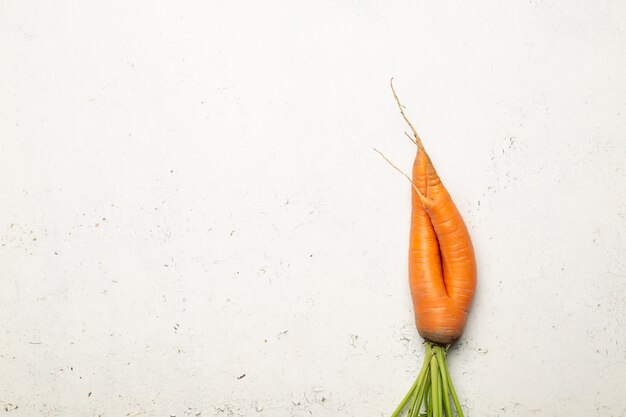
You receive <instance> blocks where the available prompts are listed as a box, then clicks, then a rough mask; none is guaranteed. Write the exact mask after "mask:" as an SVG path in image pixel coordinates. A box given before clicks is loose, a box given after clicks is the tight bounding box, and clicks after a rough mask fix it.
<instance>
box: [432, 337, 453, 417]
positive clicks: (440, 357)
mask: <svg viewBox="0 0 626 417" xmlns="http://www.w3.org/2000/svg"><path fill="white" fill-rule="evenodd" d="M435 355H436V356H437V362H438V363H439V371H440V374H441V387H442V388H443V406H444V409H445V411H446V416H448V417H452V407H451V406H450V393H449V388H448V384H449V382H448V381H449V380H450V376H449V375H448V372H447V370H446V355H445V351H444V350H443V349H437V351H436V352H435Z"/></svg>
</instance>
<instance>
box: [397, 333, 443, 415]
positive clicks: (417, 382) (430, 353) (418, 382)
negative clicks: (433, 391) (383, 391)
mask: <svg viewBox="0 0 626 417" xmlns="http://www.w3.org/2000/svg"><path fill="white" fill-rule="evenodd" d="M432 357H433V351H432V349H431V348H430V345H429V344H427V345H426V355H425V356H424V363H423V365H422V370H421V371H420V373H419V375H418V376H417V378H416V379H415V382H414V383H413V385H411V388H409V392H407V393H406V395H405V396H404V398H403V399H402V402H401V403H400V405H399V406H398V407H397V408H396V410H395V411H394V412H393V414H392V415H391V417H397V416H399V415H400V414H402V411H403V410H404V407H406V404H407V403H408V402H409V400H410V399H411V398H412V397H415V400H417V395H418V394H419V387H420V386H422V381H423V380H424V375H425V374H426V371H427V370H428V364H429V363H430V361H431V359H432Z"/></svg>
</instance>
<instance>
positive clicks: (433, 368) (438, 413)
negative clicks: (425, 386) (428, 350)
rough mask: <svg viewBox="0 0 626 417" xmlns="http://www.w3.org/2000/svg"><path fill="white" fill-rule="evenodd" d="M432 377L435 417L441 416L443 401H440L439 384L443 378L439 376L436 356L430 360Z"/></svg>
mask: <svg viewBox="0 0 626 417" xmlns="http://www.w3.org/2000/svg"><path fill="white" fill-rule="evenodd" d="M435 349H436V348H435ZM430 379H431V381H432V387H431V395H432V398H431V400H432V401H431V402H432V405H433V417H441V401H439V385H440V384H441V379H440V378H439V366H437V358H436V357H433V358H432V359H431V360H430Z"/></svg>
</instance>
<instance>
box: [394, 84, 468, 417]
mask: <svg viewBox="0 0 626 417" xmlns="http://www.w3.org/2000/svg"><path fill="white" fill-rule="evenodd" d="M391 90H392V92H393V96H394V98H395V100H396V102H397V104H398V107H399V109H400V113H401V114H402V117H403V118H404V120H405V121H406V122H407V123H408V125H409V127H410V128H411V130H412V132H413V137H412V138H411V137H410V136H409V138H410V139H411V141H412V142H413V143H414V144H415V145H416V146H417V153H416V156H415V160H414V162H413V170H412V177H409V176H407V175H406V174H404V173H403V175H404V176H405V177H406V178H407V179H408V180H409V181H410V182H411V187H412V201H411V205H412V210H411V229H410V239H409V286H410V289H411V296H412V298H413V307H414V312H415V324H416V327H417V330H418V332H419V334H420V335H421V336H422V337H423V338H424V339H425V341H426V349H427V355H426V356H427V358H429V360H428V361H425V363H424V365H423V368H422V372H420V376H419V377H418V379H417V381H415V384H413V386H412V387H411V389H410V390H409V393H407V397H405V399H406V401H403V402H402V403H401V404H400V406H399V407H398V408H397V409H396V411H395V412H394V413H393V415H392V417H395V416H398V415H400V413H401V412H402V410H403V409H404V408H405V406H406V403H407V401H408V398H414V399H416V398H425V399H429V400H430V401H426V402H425V407H426V412H427V415H433V416H434V417H441V416H443V414H444V411H445V414H446V416H449V417H452V411H451V404H450V395H451V396H452V399H453V402H454V405H455V409H456V411H457V414H458V415H459V416H463V412H462V410H461V408H460V404H459V401H458V398H457V396H456V391H455V390H454V386H453V385H452V380H451V379H450V375H449V373H448V366H447V350H448V348H449V346H450V344H452V343H454V342H455V341H457V340H458V339H459V338H460V337H461V335H462V334H463V329H464V327H465V323H466V321H467V315H468V313H469V310H470V307H471V303H472V299H473V298H474V292H475V290H476V261H475V257H474V249H473V247H472V242H471V239H470V236H469V232H468V230H467V227H466V226H465V223H464V222H463V218H462V217H461V214H460V213H459V211H458V209H457V208H456V205H455V204H454V202H453V201H452V198H451V197H450V194H449V193H448V191H447V190H446V188H445V186H444V185H443V183H442V182H441V179H440V178H439V175H438V174H437V171H436V170H435V167H434V166H433V163H432V161H431V159H430V157H429V156H428V154H427V153H426V150H425V149H424V146H423V145H422V140H421V138H420V137H419V135H418V134H417V131H416V129H415V128H414V127H413V125H412V124H411V122H410V121H409V119H408V118H407V116H406V114H405V113H404V107H403V106H402V104H401V103H400V100H399V99H398V96H397V95H396V92H395V90H394V88H393V79H392V83H391ZM407 136H408V134H407ZM381 155H382V154H381ZM383 157H384V155H383ZM385 159H386V160H387V161H388V162H389V163H391V162H390V161H389V160H388V159H387V158H385ZM391 165H392V166H393V167H394V168H396V169H397V170H398V171H400V172H401V173H402V171H401V170H400V169H399V168H397V167H396V166H395V165H393V164H392V163H391ZM427 368H429V369H430V372H428V371H426V369H427ZM425 374H429V375H430V382H429V383H428V384H427V383H425V381H426V378H424V375H425ZM413 404H414V403H412V405H413ZM419 408H420V406H419V405H418V406H417V407H413V406H411V407H409V416H410V417H413V416H417V415H418V414H419Z"/></svg>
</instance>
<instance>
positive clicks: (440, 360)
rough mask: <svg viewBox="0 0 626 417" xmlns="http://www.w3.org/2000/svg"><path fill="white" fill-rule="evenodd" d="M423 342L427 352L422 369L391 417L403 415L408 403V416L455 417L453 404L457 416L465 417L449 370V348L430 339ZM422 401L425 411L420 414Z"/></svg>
mask: <svg viewBox="0 0 626 417" xmlns="http://www.w3.org/2000/svg"><path fill="white" fill-rule="evenodd" d="M424 345H425V346H426V355H425V356H424V364H423V365H422V370H421V371H420V373H419V375H418V377H417V379H416V380H415V382H414V383H413V385H412V386H411V388H410V389H409V392H407V394H406V395H405V396H404V399H403V400H402V402H401V403H400V405H399V406H398V408H396V410H395V411H394V412H393V414H392V415H391V417H398V416H400V415H402V413H403V412H404V411H405V410H406V409H407V406H408V414H407V416H408V417H419V416H422V415H426V416H429V417H443V416H444V415H445V416H446V417H452V404H454V408H455V409H456V414H457V416H458V417H464V416H463V410H462V409H461V405H460V403H459V399H458V397H457V395H456V391H455V389H454V385H453V384H452V380H451V379H450V373H449V371H448V361H447V350H448V349H447V347H444V346H441V345H437V344H434V343H429V342H426V343H425V344H424ZM450 398H452V402H451V401H450ZM422 403H423V405H424V408H423V409H424V411H423V414H420V410H422Z"/></svg>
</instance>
